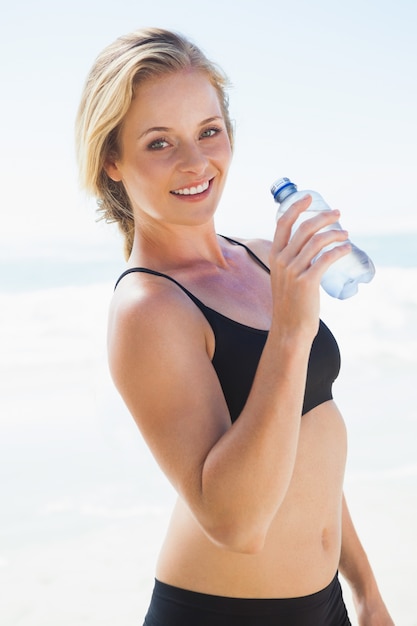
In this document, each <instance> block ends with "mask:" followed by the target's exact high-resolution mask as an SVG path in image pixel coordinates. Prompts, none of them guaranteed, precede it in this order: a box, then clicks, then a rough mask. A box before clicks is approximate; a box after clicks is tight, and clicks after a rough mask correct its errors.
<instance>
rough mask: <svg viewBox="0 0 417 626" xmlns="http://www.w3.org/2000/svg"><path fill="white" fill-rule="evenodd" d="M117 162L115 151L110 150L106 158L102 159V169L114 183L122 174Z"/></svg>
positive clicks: (120, 178)
mask: <svg viewBox="0 0 417 626" xmlns="http://www.w3.org/2000/svg"><path fill="white" fill-rule="evenodd" d="M117 163H118V158H117V155H116V153H115V152H110V153H109V154H108V155H107V157H106V160H105V161H104V166H103V168H104V171H105V172H106V174H107V176H108V177H109V178H111V179H112V180H114V182H115V183H119V182H120V181H121V180H122V174H121V172H120V170H119V167H118V165H117Z"/></svg>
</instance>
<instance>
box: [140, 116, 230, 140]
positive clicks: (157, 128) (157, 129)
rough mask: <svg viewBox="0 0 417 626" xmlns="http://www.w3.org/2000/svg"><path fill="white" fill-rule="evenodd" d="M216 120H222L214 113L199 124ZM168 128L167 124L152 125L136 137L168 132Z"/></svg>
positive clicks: (203, 124) (202, 124)
mask: <svg viewBox="0 0 417 626" xmlns="http://www.w3.org/2000/svg"><path fill="white" fill-rule="evenodd" d="M218 120H221V121H223V118H222V117H221V116H220V115H214V116H213V117H208V118H207V119H205V120H203V121H202V122H200V126H205V125H206V124H211V123H212V122H216V121H218ZM170 130H172V129H171V128H168V127H167V126H152V127H151V128H147V129H146V130H145V131H143V133H141V134H140V135H139V137H138V138H139V139H142V137H146V135H149V134H150V133H168V132H169V131H170Z"/></svg>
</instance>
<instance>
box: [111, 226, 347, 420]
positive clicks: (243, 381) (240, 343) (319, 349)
mask: <svg viewBox="0 0 417 626" xmlns="http://www.w3.org/2000/svg"><path fill="white" fill-rule="evenodd" d="M225 239H227V240H228V241H230V242H231V243H233V244H236V245H240V246H243V247H244V248H245V249H246V250H247V252H248V254H249V255H250V256H251V257H252V258H253V259H254V260H255V261H256V262H257V263H259V265H261V267H263V268H264V269H265V271H267V272H268V273H269V268H268V267H267V266H266V265H265V264H264V263H263V262H262V261H261V259H259V258H258V257H257V256H256V255H255V254H254V253H253V252H252V250H251V249H250V248H248V247H247V246H245V244H243V243H240V242H238V241H235V240H233V239H229V238H228V237H225ZM132 272H143V273H146V274H153V275H155V276H161V277H162V278H166V279H168V280H170V281H172V282H173V283H175V284H176V285H178V287H179V288H180V289H182V291H183V292H184V293H186V294H187V296H188V297H189V298H191V300H192V301H193V302H194V303H195V305H196V306H197V307H198V308H199V309H200V311H201V312H202V313H203V315H204V317H205V318H206V319H207V321H208V323H209V324H210V326H211V328H212V330H213V333H214V337H215V351H214V355H213V358H212V363H213V367H214V369H215V371H216V374H217V377H218V379H219V381H220V384H221V387H222V390H223V393H224V396H225V399H226V403H227V406H228V408H229V411H230V415H231V418H232V422H234V421H235V420H236V419H237V418H238V417H239V415H240V413H241V411H242V409H243V407H244V405H245V402H246V400H247V397H248V395H249V392H250V390H251V386H252V382H253V379H254V377H255V373H256V369H257V367H258V363H259V359H260V357H261V354H262V350H263V348H264V345H265V342H266V339H267V337H268V331H267V330H259V329H256V328H252V327H251V326H246V325H245V324H241V323H240V322H236V321H235V320H232V319H230V318H228V317H226V316H225V315H222V313H219V312H218V311H215V310H214V309H211V308H210V307H208V306H206V305H205V304H204V303H203V302H201V300H199V299H198V298H196V296H194V294H192V293H191V292H190V291H188V289H186V288H185V287H184V286H183V285H181V283H179V282H178V281H176V280H175V279H174V278H172V277H171V276H168V275H167V274H162V273H161V272H157V271H155V270H151V269H148V268H145V267H131V268H129V269H127V270H126V271H125V272H123V274H122V275H121V276H120V277H119V279H118V280H117V282H116V285H115V288H116V287H117V285H118V284H119V282H120V281H121V280H122V278H123V277H124V276H126V275H127V274H130V273H132ZM339 370H340V353H339V348H338V345H337V343H336V340H335V338H334V336H333V335H332V333H331V332H330V330H329V329H328V328H327V326H326V325H325V324H324V323H323V322H322V321H321V320H320V326H319V330H318V333H317V335H316V337H315V338H314V341H313V344H312V346H311V352H310V358H309V362H308V370H307V380H306V388H305V394H304V404H303V415H304V414H305V413H307V412H308V411H310V410H311V409H313V408H314V407H316V406H318V405H319V404H321V403H322V402H326V400H331V399H332V398H333V396H332V384H333V382H334V380H335V379H336V377H337V375H338V373H339Z"/></svg>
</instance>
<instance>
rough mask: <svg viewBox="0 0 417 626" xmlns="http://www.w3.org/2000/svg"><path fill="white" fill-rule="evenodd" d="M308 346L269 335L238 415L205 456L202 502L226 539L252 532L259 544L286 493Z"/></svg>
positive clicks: (294, 455)
mask: <svg viewBox="0 0 417 626" xmlns="http://www.w3.org/2000/svg"><path fill="white" fill-rule="evenodd" d="M309 351H310V346H309V345H308V343H307V345H305V343H304V341H303V340H300V339H298V338H294V340H291V341H283V339H282V338H280V339H279V341H275V340H274V337H270V341H269V343H268V342H267V344H266V346H265V349H264V351H263V354H262V357H261V360H260V363H259V366H258V370H257V373H256V376H255V380H254V383H253V386H252V389H251V392H250V395H249V397H248V401H247V403H246V405H245V407H244V409H243V411H242V413H241V415H240V416H239V419H238V420H237V421H236V422H235V423H234V424H233V426H232V428H230V429H229V430H228V431H227V432H226V433H225V434H224V435H223V436H222V437H221V438H220V439H219V441H218V442H217V444H216V445H215V446H214V447H213V449H212V450H211V451H210V453H209V454H208V456H207V459H206V462H205V464H204V467H203V476H202V478H203V480H202V497H203V502H204V503H205V504H208V503H209V504H210V509H211V513H213V511H215V515H213V519H215V520H216V524H217V525H219V527H220V533H222V532H224V534H225V543H226V544H228V543H230V540H229V535H230V536H231V537H234V538H236V541H237V543H238V545H239V543H240V539H239V535H240V534H241V535H242V537H245V535H248V537H250V536H251V535H252V533H253V535H252V536H253V537H254V539H253V541H254V543H255V544H258V548H259V543H258V542H260V543H262V536H264V535H265V533H266V531H267V529H268V527H269V524H270V522H271V520H272V518H273V516H274V515H275V513H276V511H277V510H278V508H279V506H280V504H281V502H282V500H283V499H284V497H285V494H286V492H287V489H288V486H289V483H290V480H291V477H292V474H293V470H294V464H295V458H296V453H297V446H298V438H299V429H300V421H301V412H302V403H303V397H304V388H305V376H306V370H307V362H308V355H309ZM218 531H219V528H216V529H215V532H218ZM244 542H245V539H243V543H244ZM251 542H252V540H251V539H250V538H249V544H250V543H251ZM258 548H257V547H256V546H255V548H254V549H255V550H256V549H258ZM238 549H239V548H238ZM249 550H251V548H249Z"/></svg>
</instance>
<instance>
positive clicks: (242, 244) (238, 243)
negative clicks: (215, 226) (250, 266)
mask: <svg viewBox="0 0 417 626" xmlns="http://www.w3.org/2000/svg"><path fill="white" fill-rule="evenodd" d="M220 237H223V239H226V240H227V241H230V243H234V244H236V245H237V246H242V248H245V250H246V252H247V253H248V254H249V255H250V256H251V257H252V259H254V260H255V261H256V262H257V263H258V264H259V265H260V266H261V267H263V268H264V270H265V271H267V272H268V274H270V273H271V270H270V269H269V267H268V266H267V265H265V263H264V262H263V261H262V260H261V259H260V258H259V257H258V256H257V255H256V254H255V253H254V252H253V251H252V250H251V249H250V248H248V246H246V245H245V244H244V243H242V242H241V241H236V240H235V239H231V238H230V237H226V235H220Z"/></svg>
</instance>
